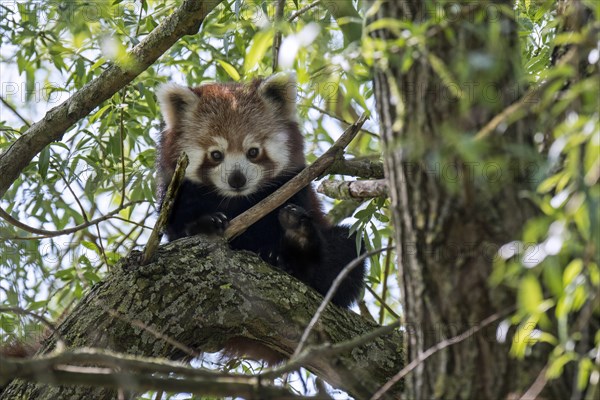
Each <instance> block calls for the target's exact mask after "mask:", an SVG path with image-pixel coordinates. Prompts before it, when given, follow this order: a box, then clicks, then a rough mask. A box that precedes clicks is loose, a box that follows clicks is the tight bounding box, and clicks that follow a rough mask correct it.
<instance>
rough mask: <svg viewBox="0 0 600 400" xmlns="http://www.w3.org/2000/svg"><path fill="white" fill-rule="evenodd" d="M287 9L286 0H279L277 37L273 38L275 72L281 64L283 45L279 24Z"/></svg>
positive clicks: (276, 11)
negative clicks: (280, 51)
mask: <svg viewBox="0 0 600 400" xmlns="http://www.w3.org/2000/svg"><path fill="white" fill-rule="evenodd" d="M284 9H285V0H277V5H276V8H275V21H274V22H275V37H274V38H273V73H275V71H277V67H278V66H279V48H280V47H281V36H282V35H281V27H280V26H279V24H280V23H281V21H282V20H283V12H284Z"/></svg>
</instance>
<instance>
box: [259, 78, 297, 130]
mask: <svg viewBox="0 0 600 400" xmlns="http://www.w3.org/2000/svg"><path fill="white" fill-rule="evenodd" d="M257 91H258V95H259V96H261V97H262V98H263V99H265V100H266V101H267V103H269V104H271V105H273V106H274V107H276V108H277V109H278V111H281V112H283V113H284V115H285V116H286V117H287V118H289V119H292V120H296V96H297V92H296V74H294V73H287V72H279V73H277V74H275V75H271V76H270V77H268V78H267V79H265V80H264V81H262V82H261V83H260V85H259V86H258V89H257Z"/></svg>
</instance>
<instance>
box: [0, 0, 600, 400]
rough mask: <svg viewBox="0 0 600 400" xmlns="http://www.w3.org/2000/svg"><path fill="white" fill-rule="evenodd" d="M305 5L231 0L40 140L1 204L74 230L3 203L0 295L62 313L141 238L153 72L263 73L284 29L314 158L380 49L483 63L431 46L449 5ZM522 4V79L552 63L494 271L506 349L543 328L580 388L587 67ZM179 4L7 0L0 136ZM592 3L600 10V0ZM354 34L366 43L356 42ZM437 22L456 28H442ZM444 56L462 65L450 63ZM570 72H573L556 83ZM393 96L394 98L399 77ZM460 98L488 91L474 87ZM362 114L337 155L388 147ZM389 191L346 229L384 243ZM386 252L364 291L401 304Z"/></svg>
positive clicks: (594, 278) (597, 165)
mask: <svg viewBox="0 0 600 400" xmlns="http://www.w3.org/2000/svg"><path fill="white" fill-rule="evenodd" d="M311 3H312V2H311V1H308V0H297V1H289V2H287V3H286V8H285V13H284V20H283V21H280V22H279V23H277V24H274V23H272V21H273V16H274V14H275V9H274V7H275V2H271V1H263V0H247V1H240V0H229V1H224V2H223V3H222V4H221V5H220V6H219V7H217V9H216V10H215V11H214V12H212V13H211V14H210V15H209V16H208V17H207V18H206V20H205V21H204V23H203V25H202V29H201V31H200V33H199V34H197V35H189V36H185V37H184V38H182V39H181V40H179V41H178V42H177V43H176V44H175V45H174V46H173V47H172V48H171V49H170V50H169V51H168V52H167V53H166V54H165V55H164V56H162V57H161V58H160V59H159V60H158V62H156V63H155V64H154V65H153V66H152V67H150V68H149V69H148V70H146V71H145V72H144V73H142V74H141V75H140V76H139V77H137V78H136V79H135V80H134V81H133V82H132V83H131V84H129V85H128V86H127V87H125V88H123V89H122V90H121V91H120V92H119V93H117V94H115V95H114V96H113V97H112V98H111V99H109V100H108V101H106V102H104V103H103V104H101V105H100V106H99V107H98V108H97V109H95V110H94V111H93V112H92V113H91V114H90V115H89V116H88V117H86V118H84V119H83V120H81V121H79V122H78V123H77V124H76V125H75V126H74V127H72V128H71V129H70V130H69V131H68V132H67V133H66V135H65V136H64V138H63V140H62V141H61V142H57V143H53V144H52V145H51V146H48V147H47V148H46V149H44V150H43V151H42V152H41V153H40V154H39V156H38V157H37V158H36V159H35V160H34V161H33V162H32V163H31V164H30V165H29V166H28V167H27V168H26V169H25V171H23V173H22V174H21V176H20V177H19V179H18V180H17V181H16V182H15V184H14V185H13V186H12V187H11V188H10V189H9V191H8V192H7V193H6V195H5V196H4V199H3V200H2V202H1V205H2V208H3V209H4V210H6V211H7V212H8V213H10V214H11V215H12V217H13V218H14V219H17V220H19V221H21V222H22V223H25V224H26V225H28V226H30V227H35V228H38V229H44V230H47V231H51V232H52V231H61V230H65V229H68V228H73V227H76V226H80V225H81V226H82V228H81V229H76V230H74V231H72V232H68V233H63V234H60V232H57V233H56V234H49V233H46V232H38V231H37V230H35V229H34V230H31V232H28V231H27V229H25V230H24V229H21V228H18V227H16V226H14V224H12V223H11V222H10V221H7V220H4V219H0V238H2V241H1V242H0V255H1V259H0V276H2V280H1V281H0V301H1V306H11V307H16V306H18V307H22V308H24V309H27V310H30V311H35V312H36V313H39V314H40V315H44V316H45V317H47V318H48V319H50V320H56V319H58V317H59V315H60V314H61V313H63V312H64V311H65V310H69V309H70V308H71V307H72V306H73V305H74V304H75V303H76V301H77V300H78V299H79V298H80V297H81V296H82V295H83V294H84V293H85V292H86V291H87V290H89V288H90V287H91V285H93V284H94V283H96V282H98V281H100V280H101V279H102V277H103V276H104V275H105V274H107V273H108V272H110V268H111V267H112V266H113V265H114V264H115V263H116V261H117V260H118V259H119V258H120V257H121V256H123V255H125V254H127V253H128V252H129V251H130V250H132V249H136V248H137V249H139V248H140V247H142V246H143V245H144V244H145V241H146V239H147V237H148V234H149V231H150V229H151V227H152V225H153V222H154V220H155V197H154V192H155V184H154V176H153V165H154V160H155V158H156V154H155V144H154V141H155V139H156V138H157V135H158V132H159V131H160V115H159V110H158V107H157V104H156V99H155V97H154V88H155V87H156V86H157V85H158V84H160V83H162V82H165V81H168V80H175V81H178V82H180V83H185V84H187V85H190V86H194V85H198V84H201V83H203V82H206V81H212V80H218V81H230V80H235V81H237V80H249V79H252V78H254V77H256V76H259V75H268V74H271V73H272V72H274V71H273V70H272V65H273V59H272V57H273V52H272V43H273V39H274V37H275V34H276V30H279V31H280V32H281V33H282V37H283V47H282V53H285V52H288V53H287V54H288V55H289V52H291V51H292V50H293V49H294V46H293V44H294V43H295V44H298V48H297V52H296V53H295V55H294V54H292V57H289V59H288V61H286V62H287V63H288V64H285V63H284V65H281V63H280V68H281V69H292V70H295V71H296V74H297V77H298V84H299V88H298V89H299V98H298V99H297V101H298V110H299V115H300V120H301V121H303V123H302V128H303V131H304V133H305V136H306V142H307V146H306V147H307V149H306V150H307V160H308V161H309V162H312V161H314V160H315V159H316V157H318V155H320V154H322V152H323V151H324V150H325V149H326V148H327V147H328V146H330V144H331V143H333V141H334V140H335V138H336V137H337V136H338V135H339V133H340V132H341V131H342V129H344V128H345V127H346V126H347V125H348V123H351V122H353V121H355V120H356V119H357V117H358V115H360V114H362V113H363V112H364V111H367V110H369V111H372V112H373V111H374V110H375V107H374V99H373V89H372V84H371V78H372V76H371V72H370V71H371V68H372V66H373V65H376V64H379V63H388V64H391V63H394V64H395V65H398V66H400V68H401V70H402V71H407V70H408V69H409V68H411V67H412V66H413V65H414V63H415V60H417V59H418V57H417V55H425V56H426V60H427V61H428V62H429V63H430V65H431V66H432V68H433V70H434V71H435V73H436V74H437V75H438V76H439V77H440V78H441V81H442V82H443V84H444V85H445V87H446V88H447V89H451V88H452V87H453V85H455V82H457V81H461V80H463V81H464V80H465V77H469V76H471V74H473V73H474V72H473V71H474V70H476V68H475V67H474V65H475V64H477V63H480V64H481V63H486V62H490V60H475V61H474V60H464V61H463V62H464V65H461V66H458V67H457V66H452V68H449V66H448V65H446V64H445V61H444V60H440V59H439V58H437V57H435V56H434V55H433V54H431V53H429V51H428V49H427V34H428V32H429V30H430V29H432V28H436V26H437V25H439V24H441V23H442V21H440V20H437V19H435V18H434V19H432V20H430V21H427V22H424V23H412V22H411V21H398V20H395V19H391V18H390V19H380V20H378V21H376V22H374V23H371V24H366V25H365V26H364V28H363V23H362V21H359V22H360V23H357V18H358V17H360V18H362V17H364V13H365V12H364V11H362V10H361V11H357V10H356V7H355V4H356V2H355V1H338V2H323V3H326V4H323V5H318V6H316V7H313V8H310V9H309V10H307V11H305V12H304V13H302V14H301V15H300V16H298V17H296V18H295V19H294V20H293V21H288V20H287V18H289V17H290V16H291V15H292V13H294V12H296V11H298V10H300V9H303V8H304V7H306V6H308V5H309V4H311ZM588 3H589V4H591V5H593V3H592V2H588ZM518 4H519V6H518V7H517V9H516V10H512V9H510V8H508V7H507V8H503V9H501V10H500V11H502V12H505V13H511V14H514V15H515V17H516V18H515V20H516V22H517V24H518V29H519V36H520V38H521V48H522V61H523V64H522V65H521V66H519V68H522V69H523V71H524V72H525V77H526V81H525V82H524V83H523V84H524V85H525V86H526V85H535V84H537V83H539V82H542V81H543V80H544V79H549V78H552V77H560V78H561V79H558V80H557V84H556V85H551V86H549V87H547V88H546V89H545V90H544V91H543V92H541V93H539V96H538V98H537V99H538V100H539V104H538V107H537V108H536V112H537V113H538V114H537V116H538V118H537V121H536V123H537V124H538V126H537V129H538V130H539V133H537V134H536V135H535V139H536V141H537V142H538V144H539V147H540V152H539V154H534V155H531V154H525V155H523V158H524V159H526V160H535V162H536V163H538V164H537V165H538V166H539V168H538V169H539V173H540V174H542V175H543V179H542V180H541V181H540V183H539V185H538V186H537V188H536V189H534V190H532V192H531V193H525V194H524V197H527V198H531V199H533V201H534V202H535V204H536V206H537V207H538V208H539V210H541V215H540V216H538V217H536V218H534V219H532V220H530V221H529V222H528V223H527V225H526V226H525V227H524V232H523V237H522V238H515V242H514V243H511V244H507V245H506V246H505V248H503V249H502V250H501V252H500V254H501V255H506V257H504V258H502V257H498V258H497V259H496V265H495V273H494V276H493V283H494V284H496V285H500V284H503V285H509V286H512V287H514V289H515V291H516V293H517V294H518V295H517V299H515V300H516V302H517V306H518V309H517V311H516V312H515V314H514V316H513V317H512V319H511V321H512V322H513V323H514V324H515V325H516V326H517V333H516V335H515V338H516V339H515V341H514V344H513V348H512V355H513V356H515V357H520V358H524V357H526V356H527V354H528V353H529V352H531V351H532V348H533V347H535V345H536V344H537V343H540V342H544V343H546V344H549V345H551V346H553V348H554V352H553V354H552V358H551V360H549V367H548V373H547V376H548V378H555V377H558V376H560V375H561V374H563V373H564V371H565V369H566V368H571V367H572V366H575V368H576V371H577V373H576V376H577V378H576V379H577V384H578V385H579V387H580V389H582V390H583V389H584V388H586V387H587V385H588V384H589V382H590V377H591V375H592V374H593V373H596V374H597V373H598V366H597V364H595V361H594V357H597V354H598V351H599V350H598V348H599V346H600V331H599V330H598V329H599V326H598V323H597V320H598V317H599V315H600V309H599V306H598V304H599V300H598V292H599V290H600V269H599V259H600V257H599V253H600V249H599V245H598V243H600V238H599V230H600V220H599V216H598V215H599V214H598V209H599V206H600V204H599V202H600V188H599V185H598V179H599V175H600V172H599V171H600V134H599V123H598V109H599V108H598V93H597V90H598V75H597V73H596V74H592V75H590V76H578V75H577V71H575V70H574V69H573V68H572V67H570V66H553V67H551V60H552V54H553V50H554V49H555V47H556V46H559V45H560V46H564V45H567V44H571V45H576V44H578V43H581V42H582V40H583V36H582V35H583V34H579V33H578V34H564V33H559V29H560V27H561V26H562V25H561V23H562V21H561V19H560V18H557V17H556V15H555V11H554V8H555V4H554V2H553V1H536V2H531V1H524V2H518ZM176 5H177V2H166V3H165V2H160V1H156V0H150V1H142V2H127V1H120V0H111V1H108V0H107V1H95V2H92V3H88V2H67V3H63V2H48V3H47V4H45V3H43V2H40V3H37V2H34V3H19V4H17V3H14V4H13V3H2V4H0V8H1V10H0V15H1V19H0V31H1V32H2V35H1V37H2V39H1V40H2V45H3V46H5V47H3V49H2V52H1V53H0V63H2V68H3V74H4V73H5V71H8V70H10V71H12V72H11V73H10V75H9V74H7V75H3V82H2V83H3V85H4V87H3V91H2V95H3V99H4V100H5V101H6V102H7V103H8V104H10V105H11V106H12V107H13V108H14V109H15V111H16V112H17V113H18V114H19V115H21V116H22V117H23V118H24V119H26V120H27V123H25V122H23V120H22V119H21V118H20V117H19V116H17V114H15V113H13V112H12V111H10V109H9V108H7V107H3V108H2V110H3V113H2V115H0V151H3V150H4V149H6V148H8V147H9V146H10V144H11V143H12V142H14V140H16V138H18V137H20V136H21V135H22V134H23V132H25V131H26V130H27V127H28V124H29V123H31V122H34V121H36V120H39V119H41V118H42V117H43V115H44V113H45V112H46V111H47V110H49V109H50V108H52V107H54V106H56V105H58V104H59V103H61V102H62V101H64V100H65V99H66V98H67V97H68V96H70V95H72V94H73V93H75V92H76V91H77V90H79V89H81V88H82V87H83V86H84V85H86V84H88V83H89V82H91V81H92V80H93V79H95V78H97V77H98V76H99V75H100V74H101V73H102V72H103V70H104V69H106V68H107V66H108V65H109V63H111V62H117V63H126V62H128V60H129V59H128V53H129V52H130V51H131V49H132V48H133V47H134V46H135V45H136V44H137V43H139V41H140V40H142V39H143V38H144V37H145V36H146V35H147V34H148V33H149V32H151V31H152V30H153V29H154V28H155V27H156V26H158V24H159V23H160V22H161V21H163V20H164V18H165V17H166V16H168V15H169V14H170V13H171V11H172V9H173V8H174V7H175V6H176ZM336 5H337V8H336ZM515 11H516V13H515ZM594 11H595V13H596V14H595V20H597V19H598V8H597V6H596V8H594ZM367 13H368V11H367ZM496 25H497V24H496ZM496 25H495V24H490V26H488V27H486V29H489V30H490V35H495V34H497V30H498V29H500V27H498V26H496ZM383 28H387V29H390V30H391V31H392V32H395V33H397V34H398V35H397V38H396V39H394V40H393V41H391V42H384V41H382V40H379V39H371V38H367V37H366V36H365V35H367V34H368V33H369V32H372V31H375V30H378V29H383ZM361 29H362V33H361ZM584 31H585V30H584ZM584 33H585V32H584ZM361 34H362V35H363V36H362V40H361V41H360V43H357V42H356V41H354V40H355V39H357V38H360V37H361ZM446 34H447V35H448V36H449V38H450V39H455V38H452V34H453V33H452V30H451V29H448V30H447V33H446ZM492 37H493V36H492ZM286 41H287V42H286ZM493 45H494V44H493V43H491V44H490V46H493ZM286 46H287V47H286ZM399 49H402V50H404V51H399ZM382 54H389V58H387V57H382V56H381V55H382ZM503 61H505V60H502V59H500V58H498V59H494V60H491V62H492V67H494V68H505V67H506V65H505V64H506V63H503ZM451 71H462V74H460V75H461V76H453V74H452V73H451ZM596 72H597V70H596ZM462 75H464V76H462ZM5 76H10V77H11V79H12V82H9V81H7V79H8V78H5ZM575 78H578V79H575ZM471 79H476V77H471ZM566 79H568V80H569V81H570V82H571V83H570V85H568V86H566V87H565V85H564V83H565V81H566ZM390 89H391V90H392V91H393V90H394V88H390ZM392 95H394V96H395V97H396V98H399V96H398V94H397V93H392ZM468 100H469V101H472V102H473V101H474V102H483V100H482V97H481V96H479V97H475V98H470V99H468ZM470 105H472V104H471V103H467V99H462V100H461V103H460V106H461V107H463V109H464V108H466V107H467V106H470ZM494 106H497V105H493V104H486V107H494ZM498 111H501V110H498ZM365 128H366V130H365V131H363V132H361V133H360V134H359V136H358V137H357V138H356V139H355V140H354V141H353V143H352V144H351V146H350V147H349V148H348V149H347V153H346V157H348V158H351V157H368V158H372V159H379V158H381V143H380V140H379V136H378V135H377V133H376V131H377V124H376V123H375V122H374V121H372V122H369V123H367V125H366V126H365ZM367 130H368V131H367ZM372 132H375V133H372ZM444 138H445V139H447V140H446V144H447V148H445V149H442V150H441V151H440V158H443V157H449V156H452V157H459V158H461V159H462V160H464V161H468V162H473V163H475V162H478V161H479V160H480V159H482V157H483V156H484V155H485V154H486V152H487V150H488V148H487V145H486V144H485V143H483V142H476V141H474V140H472V136H471V135H465V134H463V132H455V131H454V130H453V127H448V128H447V131H445V132H444ZM516 151H517V150H515V152H516ZM411 154H413V153H411ZM414 154H416V155H417V156H418V154H419V153H418V152H415V153H414ZM540 160H544V161H543V162H540ZM428 161H431V162H432V163H436V162H438V163H439V162H440V161H443V160H441V159H440V160H428ZM498 162H502V160H498ZM477 175H481V174H479V173H477ZM449 186H451V187H450V189H457V188H456V187H454V188H453V187H452V184H449ZM329 205H333V206H336V205H338V202H334V204H329ZM389 207H390V202H389V201H388V200H382V199H375V200H372V201H368V202H365V203H364V204H362V205H360V206H358V208H356V209H355V213H354V215H353V216H354V217H355V220H354V222H353V226H352V229H353V230H355V231H358V232H359V233H360V235H359V236H361V237H362V238H364V241H365V244H366V245H367V247H368V248H380V247H385V246H388V245H389V244H390V237H392V236H393V235H392V234H391V222H390V220H389V218H390V217H389V215H390V213H389ZM111 211H117V212H116V213H115V214H114V215H113V217H111V218H107V219H105V220H102V221H100V222H98V223H96V224H90V225H89V226H88V225H87V222H88V221H93V220H94V219H97V218H100V217H102V216H106V215H107V214H108V213H110V212H111ZM359 244H360V243H357V246H358V245H359ZM394 259H395V254H394V253H393V252H388V253H383V255H382V256H376V257H373V258H372V259H371V263H370V265H371V268H370V271H369V273H368V282H369V291H371V292H372V293H373V294H374V295H378V296H382V297H383V299H381V300H383V301H384V302H385V303H386V304H387V305H388V306H390V308H391V309H392V310H393V311H395V312H396V313H398V314H400V313H401V312H400V306H399V304H398V302H399V298H400V296H399V289H398V287H397V283H396V280H395V279H394V277H395V276H397V274H398V273H399V271H398V267H397V265H396V263H395V262H393V260H394ZM390 260H392V262H390ZM388 285H389V288H388ZM386 288H388V289H387V290H386ZM384 293H385V294H384ZM365 299H367V300H368V302H369V305H370V306H371V310H376V311H379V314H380V319H379V320H380V322H386V321H389V320H392V319H395V318H396V316H395V315H392V314H391V313H390V312H389V311H384V305H383V303H382V301H380V300H378V299H375V300H374V298H373V296H371V295H369V294H365ZM594 321H596V322H595V323H594ZM32 326H37V325H36V324H32V321H31V320H30V319H29V318H26V317H24V316H19V315H15V314H14V313H0V334H1V335H2V339H3V340H11V339H12V338H14V337H23V336H28V335H31V330H32V329H33V328H32ZM590 338H591V340H590ZM590 343H591V344H590ZM229 367H232V368H240V369H242V370H245V371H249V372H254V367H255V366H254V365H252V364H248V363H246V362H238V363H237V364H235V365H231V366H229ZM148 398H149V397H148Z"/></svg>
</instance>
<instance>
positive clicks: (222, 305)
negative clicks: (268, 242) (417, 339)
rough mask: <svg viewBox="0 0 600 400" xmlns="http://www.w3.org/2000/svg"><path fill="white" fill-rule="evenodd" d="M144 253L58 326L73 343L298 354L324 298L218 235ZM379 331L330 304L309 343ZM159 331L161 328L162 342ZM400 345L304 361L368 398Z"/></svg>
mask: <svg viewBox="0 0 600 400" xmlns="http://www.w3.org/2000/svg"><path fill="white" fill-rule="evenodd" d="M139 258H140V253H137V252H136V253H133V254H131V255H130V256H129V257H127V258H126V259H123V260H122V261H121V262H120V263H119V264H118V265H117V266H116V267H115V268H114V270H113V271H112V272H111V273H110V275H109V276H107V277H106V279H105V280H104V281H102V282H101V283H98V284H97V285H95V286H94V287H93V288H92V290H91V291H90V293H88V294H87V295H86V296H85V297H84V299H82V301H81V302H80V304H79V305H78V306H77V307H76V309H75V310H74V311H73V312H72V313H71V314H70V315H69V316H68V317H67V318H66V320H65V321H64V322H63V323H62V324H61V325H60V326H59V328H58V332H59V334H60V336H61V337H62V339H63V340H64V341H65V342H66V345H67V346H68V347H69V348H72V347H100V348H106V349H110V350H113V351H118V352H125V353H129V354H134V355H141V356H153V357H165V358H171V359H175V358H181V357H182V356H183V355H184V354H183V353H182V351H181V350H179V349H178V348H176V347H174V345H173V344H174V343H177V344H180V345H181V346H178V347H180V348H181V347H182V346H185V347H188V348H193V349H197V350H200V351H210V352H213V351H217V350H220V349H221V348H222V347H223V344H224V342H225V341H227V340H229V339H231V338H234V337H236V338H237V337H244V338H249V339H253V340H255V341H257V342H259V343H261V344H263V345H265V346H267V347H269V348H271V349H273V350H276V351H278V352H279V353H281V354H284V355H287V356H290V355H291V354H292V353H293V352H294V350H295V347H296V345H297V343H298V341H299V339H300V337H301V335H302V332H303V330H304V328H305V326H306V325H307V323H308V322H309V321H310V319H311V317H312V315H313V314H314V312H315V310H316V309H317V307H318V305H319V304H320V301H321V300H322V297H321V296H319V295H318V294H317V293H316V292H315V291H313V290H312V289H310V288H308V287H306V286H305V285H304V284H302V283H301V282H299V281H297V280H295V279H294V278H291V277H290V276H288V275H286V274H284V273H281V272H279V271H277V270H275V269H274V268H272V267H270V266H268V265H267V264H265V263H263V262H262V261H261V260H260V259H259V258H258V257H257V256H255V255H253V254H251V253H249V252H234V251H232V250H230V249H229V248H228V246H227V245H226V244H225V243H224V242H223V241H220V240H219V241H214V242H208V241H204V240H202V239H201V238H198V237H195V238H186V239H182V240H178V241H175V242H173V243H170V244H167V245H165V246H163V247H160V248H159V251H158V252H157V254H156V256H155V258H154V259H153V260H152V262H151V263H150V264H148V265H145V266H139V265H138V264H137V262H138V260H139ZM132 321H135V323H132ZM140 326H142V327H148V328H150V329H142V328H141V327H140ZM376 327H377V325H375V324H373V323H371V322H369V321H367V320H365V319H363V318H362V317H360V316H359V315H357V314H355V313H353V312H351V311H347V310H343V309H340V308H338V307H335V306H332V305H330V306H328V307H327V310H326V311H325V313H324V314H323V316H322V317H321V320H320V323H319V324H318V325H317V327H316V329H315V331H314V333H313V335H312V337H311V342H312V343H316V342H323V341H329V342H331V343H339V342H344V341H347V340H349V339H352V338H356V337H357V336H361V335H363V334H365V333H368V332H371V331H373V330H374V329H376ZM151 332H159V333H160V335H162V338H161V337H157V335H156V334H152V333H151ZM164 338H168V339H169V340H168V341H167V340H165V339H164ZM54 343H55V339H54V338H51V339H50V340H48V341H47V342H46V343H44V347H43V352H44V353H47V352H49V351H52V349H53V348H54ZM401 346H402V342H401V338H400V337H399V335H398V334H397V333H393V334H390V335H386V336H382V337H381V338H378V339H375V340H373V341H372V342H370V343H367V344H365V345H362V346H359V347H357V348H354V349H353V350H351V351H348V352H346V353H343V354H339V355H336V356H331V355H325V354H321V355H319V354H317V355H315V356H314V357H311V358H310V359H309V360H308V361H307V363H306V365H305V366H306V368H308V369H309V370H311V371H313V372H314V373H316V374H317V375H318V376H320V377H321V378H323V379H324V380H326V381H327V382H329V383H330V384H332V385H333V386H335V387H339V388H341V389H343V390H346V391H348V392H349V393H351V394H352V395H354V396H356V397H357V398H366V397H367V396H368V395H369V394H371V393H373V392H374V391H375V390H376V389H377V388H378V387H379V386H381V385H382V384H383V383H385V382H386V381H387V380H388V379H389V378H390V376H391V375H392V374H393V373H394V372H395V371H397V370H398V369H399V368H401V366H402V365H401V364H402V351H401ZM115 396H116V393H115V392H114V391H113V390H110V389H105V388H93V387H84V386H72V387H64V386H51V385H46V384H35V383H30V382H25V381H13V382H12V383H11V384H10V385H9V386H8V387H7V388H6V390H5V392H3V393H2V396H1V397H2V398H5V399H15V398H28V399H29V398H31V399H63V398H64V399H66V398H68V399H92V398H93V399H114V398H116V397H115Z"/></svg>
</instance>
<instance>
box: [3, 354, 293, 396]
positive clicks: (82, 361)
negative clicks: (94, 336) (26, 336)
mask: <svg viewBox="0 0 600 400" xmlns="http://www.w3.org/2000/svg"><path fill="white" fill-rule="evenodd" d="M0 362H1V364H2V375H0V385H1V384H4V383H6V381H8V380H10V379H15V378H19V379H24V380H28V381H31V382H36V383H51V384H59V385H77V384H79V385H89V386H101V387H107V388H112V389H124V390H128V391H131V392H140V391H146V390H151V389H155V390H156V389H162V390H169V391H176V392H184V391H185V392H192V393H197V394H202V395H212V396H241V397H244V398H269V399H278V398H285V399H289V398H294V399H298V398H301V397H300V396H293V395H292V394H291V393H290V392H289V391H287V390H285V389H283V388H279V387H273V386H272V385H271V384H270V382H269V381H267V380H261V379H260V378H258V377H257V376H250V375H240V374H230V373H226V372H218V371H209V370H206V369H198V368H192V367H188V366H184V365H182V364H181V363H175V362H169V361H165V360H155V359H146V358H143V357H134V356H128V355H126V354H119V353H114V352H111V351H106V350H102V349H75V350H72V351H65V352H62V353H59V354H52V355H49V356H42V357H39V358H33V359H25V360H23V359H18V358H10V357H3V356H2V355H0ZM90 365H94V367H90Z"/></svg>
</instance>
